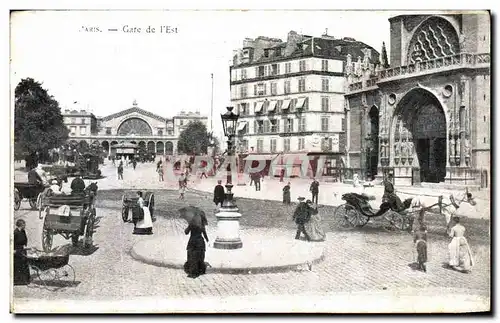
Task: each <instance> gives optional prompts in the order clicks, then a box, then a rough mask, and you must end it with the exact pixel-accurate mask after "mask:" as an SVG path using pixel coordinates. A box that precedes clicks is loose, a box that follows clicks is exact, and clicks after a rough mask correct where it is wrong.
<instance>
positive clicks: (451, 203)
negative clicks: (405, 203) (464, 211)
mask: <svg viewBox="0 0 500 323" xmlns="http://www.w3.org/2000/svg"><path fill="white" fill-rule="evenodd" d="M462 203H467V204H470V205H472V206H474V205H476V201H475V200H474V197H473V196H472V193H470V192H469V189H468V188H466V189H465V191H464V192H457V193H452V194H450V195H446V196H445V195H440V196H439V197H438V201H437V203H434V204H432V205H430V206H427V205H425V203H424V202H423V201H422V200H421V198H420V197H418V196H417V197H413V198H411V203H410V207H409V211H410V212H418V213H419V215H418V218H417V220H418V222H419V223H421V224H423V222H424V214H425V212H431V213H435V214H440V215H444V220H445V226H446V233H449V232H450V230H451V224H452V222H451V219H452V218H453V216H454V215H455V213H456V212H457V210H458V209H459V208H460V205H461V204H462Z"/></svg>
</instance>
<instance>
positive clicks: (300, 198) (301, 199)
mask: <svg viewBox="0 0 500 323" xmlns="http://www.w3.org/2000/svg"><path fill="white" fill-rule="evenodd" d="M305 199H306V198H305V197H302V196H299V198H298V199H297V200H299V201H300V202H302V201H304V200H305Z"/></svg>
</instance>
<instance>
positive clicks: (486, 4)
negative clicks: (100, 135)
mask: <svg viewBox="0 0 500 323" xmlns="http://www.w3.org/2000/svg"><path fill="white" fill-rule="evenodd" d="M75 2H76V1H74V2H71V3H68V2H66V1H49V0H46V1H44V2H43V5H42V4H41V3H40V1H35V0H32V1H2V4H1V5H0V6H1V7H2V8H4V9H5V10H3V11H2V15H1V23H2V24H1V26H2V27H3V28H0V31H1V32H0V35H1V37H2V41H3V44H5V45H6V46H4V47H3V51H2V55H3V60H2V62H3V64H1V65H2V72H3V73H2V75H3V76H4V77H3V79H2V80H3V86H2V87H1V89H2V91H1V96H2V102H3V105H2V109H0V111H1V113H2V116H1V117H0V120H2V122H4V126H3V127H0V129H1V131H2V135H1V138H2V139H3V140H4V141H3V142H2V145H1V148H3V156H10V152H9V149H10V133H11V129H10V128H11V124H12V121H11V120H10V111H9V108H8V107H9V106H10V102H9V101H10V100H9V66H8V58H9V46H8V44H9V29H8V24H9V11H8V10H9V9H14V8H15V9H165V8H169V9H228V8H233V9H236V8H242V9H292V8H293V9H326V8H328V9H352V8H358V9H365V10H373V8H374V7H378V8H384V9H393V10H397V9H404V8H403V7H404V6H405V3H404V2H401V1H397V2H396V1H390V2H388V1H360V0H350V1H341V2H338V3H337V2H333V1H328V2H326V1H317V0H308V1H300V2H299V1H286V2H273V1H270V0H253V1H239V2H235V1H230V0H227V1H217V2H213V1H211V2H207V1H192V0H191V1H186V0H185V1H176V2H174V1H151V0H149V1H148V0H146V1H144V0H143V1H119V2H112V1H99V0H89V1H85V2H83V1H81V2H79V3H75ZM284 3H286V5H284ZM409 4H410V3H409ZM497 4H498V2H495V1H485V0H475V1H458V0H455V1H451V0H446V1H427V0H425V1H422V0H421V1H413V2H411V4H410V5H411V6H412V8H411V9H427V8H433V9H443V10H444V9H487V8H492V5H493V6H495V7H496V6H497ZM496 21H497V19H495V20H494V22H496ZM367 27H368V28H369V26H367ZM492 39H493V38H492ZM494 46H496V44H494ZM495 90H496V89H495ZM495 93H498V92H495ZM492 106H495V105H494V104H492ZM496 121H497V119H495V123H496ZM493 128H494V127H492V129H493ZM495 139H497V138H495ZM7 163H9V161H8V162H7ZM497 169H498V168H497ZM9 170H10V171H11V172H12V169H11V167H9ZM11 172H10V173H9V172H3V173H2V175H3V177H4V180H3V181H2V183H4V185H3V186H2V192H1V193H2V194H0V196H1V198H2V203H1V204H0V205H2V206H3V207H5V208H7V212H6V213H7V214H8V215H4V216H10V218H11V217H12V214H11V202H10V198H9V197H10V192H11V191H12V190H11V188H10V186H7V183H10V181H11V177H12V176H11ZM494 180H495V179H494ZM495 184H496V180H495ZM495 197H496V196H495ZM493 199H495V198H492V200H493ZM496 200H497V201H498V199H496ZM6 222H7V221H4V225H3V226H2V230H4V233H3V234H2V236H3V237H4V244H3V246H4V248H5V249H4V258H3V259H4V261H3V267H2V271H3V275H2V277H4V279H7V277H9V272H10V270H9V266H10V261H5V260H6V259H7V258H10V257H9V256H7V255H9V254H10V248H9V247H8V246H7V242H6V240H7V237H10V234H11V231H12V230H11V226H12V225H11V223H9V225H5V223H6ZM498 222H499V221H497V223H498ZM494 229H496V228H494ZM9 285H10V280H9V282H8V283H7V286H9ZM4 286H5V285H4ZM3 291H4V294H3V296H4V298H3V302H2V304H4V306H5V305H7V304H8V303H10V295H9V292H10V288H4V289H3ZM332 301H333V299H332ZM450 301H451V300H450ZM451 302H453V301H451ZM4 309H5V307H4ZM3 313H5V314H7V313H6V311H4V312H3ZM7 315H8V314H7ZM9 318H10V319H13V316H10V315H9V317H8V318H7V319H9ZM36 319H37V320H39V319H40V318H36ZM48 319H51V318H48ZM256 319H261V318H256ZM425 319H426V321H428V320H429V318H425ZM454 319H456V318H454Z"/></svg>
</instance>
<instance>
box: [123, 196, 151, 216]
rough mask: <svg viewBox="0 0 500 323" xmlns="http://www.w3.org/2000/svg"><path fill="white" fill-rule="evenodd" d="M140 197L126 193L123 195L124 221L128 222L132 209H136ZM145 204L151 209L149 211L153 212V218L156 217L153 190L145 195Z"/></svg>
mask: <svg viewBox="0 0 500 323" xmlns="http://www.w3.org/2000/svg"><path fill="white" fill-rule="evenodd" d="M138 199H139V198H138V197H135V196H134V197H130V196H127V195H126V194H124V195H123V196H122V220H123V222H127V221H128V220H129V214H130V210H131V209H132V210H133V209H134V207H136V206H137V200H138ZM144 206H146V207H147V208H148V209H149V213H150V214H151V218H152V219H154V210H155V195H154V194H153V193H151V192H146V194H145V195H144Z"/></svg>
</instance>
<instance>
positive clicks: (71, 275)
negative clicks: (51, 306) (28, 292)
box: [26, 249, 76, 287]
mask: <svg viewBox="0 0 500 323" xmlns="http://www.w3.org/2000/svg"><path fill="white" fill-rule="evenodd" d="M26 258H27V259H28V265H29V266H30V269H31V272H32V275H34V276H35V277H37V278H38V280H39V281H40V282H41V283H42V284H43V285H44V286H45V287H48V286H47V285H48V283H49V282H58V283H61V282H62V283H65V285H66V284H68V285H72V284H74V283H75V276H76V275H75V269H74V268H73V267H72V266H71V265H70V264H69V252H67V251H64V252H63V253H61V252H57V251H56V252H45V251H42V250H38V249H28V250H27V254H26Z"/></svg>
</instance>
